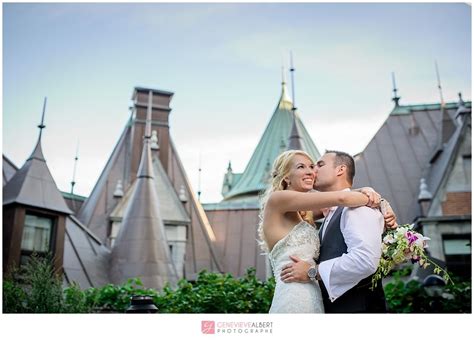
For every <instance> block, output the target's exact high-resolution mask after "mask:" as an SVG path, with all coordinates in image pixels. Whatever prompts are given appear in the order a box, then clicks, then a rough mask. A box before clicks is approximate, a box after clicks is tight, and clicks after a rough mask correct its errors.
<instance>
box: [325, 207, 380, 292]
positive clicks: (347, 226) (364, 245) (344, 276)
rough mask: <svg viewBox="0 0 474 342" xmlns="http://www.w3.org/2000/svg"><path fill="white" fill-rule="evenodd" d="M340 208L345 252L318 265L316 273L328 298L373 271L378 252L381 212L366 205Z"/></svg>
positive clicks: (375, 266) (348, 288)
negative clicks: (342, 210)
mask: <svg viewBox="0 0 474 342" xmlns="http://www.w3.org/2000/svg"><path fill="white" fill-rule="evenodd" d="M344 211H345V212H344V213H343V214H342V217H341V232H342V235H343V236H344V241H345V243H346V245H347V253H345V254H343V255H342V256H340V257H338V258H334V259H330V260H326V261H323V262H321V263H320V264H319V273H320V276H321V279H322V281H323V282H324V285H325V287H326V289H327V290H328V293H329V298H330V300H331V301H335V300H336V299H337V298H339V297H340V296H342V295H343V294H344V293H345V292H346V291H348V290H350V289H351V288H353V287H354V286H355V285H357V284H358V283H359V282H360V281H361V280H362V279H364V278H366V277H368V276H370V275H371V274H373V273H375V271H376V270H377V266H378V263H379V259H380V256H381V253H382V251H381V243H382V233H383V226H384V219H383V216H382V214H381V213H380V212H379V211H378V210H375V209H371V208H368V207H358V208H352V209H349V208H348V209H344Z"/></svg>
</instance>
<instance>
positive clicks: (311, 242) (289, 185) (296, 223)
mask: <svg viewBox="0 0 474 342" xmlns="http://www.w3.org/2000/svg"><path fill="white" fill-rule="evenodd" d="M314 178H315V173H314V162H313V160H312V159H311V157H310V156H309V155H308V154H307V153H306V152H304V151H300V150H290V151H286V152H283V153H282V154H280V155H279V156H278V157H277V158H276V160H275V162H274V164H273V170H272V180H271V185H270V186H269V187H268V189H267V190H266V192H265V194H264V195H263V197H262V200H261V211H260V224H259V227H258V234H259V238H260V245H261V248H262V249H263V250H264V251H265V252H267V253H268V257H269V259H270V263H271V266H272V270H273V274H274V276H275V280H276V287H275V293H274V295H273V301H272V305H271V308H270V313H323V312H324V306H323V300H322V296H321V291H320V288H319V286H318V284H317V282H310V283H298V282H292V283H285V282H283V281H282V280H281V279H280V276H279V275H280V272H281V270H282V268H283V266H284V265H285V264H287V263H288V262H289V261H290V255H293V256H294V255H296V256H298V257H299V258H300V259H302V260H304V261H306V262H308V263H311V264H313V265H314V259H317V257H318V255H319V238H318V233H317V231H316V229H315V227H314V218H313V216H314V217H316V218H318V219H319V218H321V217H322V209H323V208H327V207H332V206H345V207H358V206H365V205H367V206H370V207H378V206H379V203H380V196H379V195H378V194H377V193H375V192H373V191H370V190H371V188H362V189H359V190H356V191H333V192H312V191H310V190H312V189H313V183H314Z"/></svg>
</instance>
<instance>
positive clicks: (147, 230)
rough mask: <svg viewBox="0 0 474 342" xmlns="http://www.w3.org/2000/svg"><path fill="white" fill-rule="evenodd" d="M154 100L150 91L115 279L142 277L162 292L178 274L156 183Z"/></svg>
mask: <svg viewBox="0 0 474 342" xmlns="http://www.w3.org/2000/svg"><path fill="white" fill-rule="evenodd" d="M152 97H153V92H152V91H150V92H149V93H148V109H147V117H146V125H145V135H144V141H143V151H142V157H141V158H142V159H141V161H140V166H139V168H138V172H137V178H136V180H135V184H134V188H133V192H132V194H131V196H130V200H129V203H128V205H127V208H126V209H125V213H124V216H123V221H122V224H121V227H120V230H119V233H118V235H117V238H116V239H115V243H114V246H113V249H112V256H111V265H112V267H111V279H112V281H113V282H114V283H122V282H124V281H126V280H127V279H128V278H135V277H139V278H141V280H142V282H143V284H144V286H145V287H151V288H157V289H161V288H163V286H164V285H165V283H166V282H169V283H171V284H172V285H174V284H175V283H176V282H177V273H176V269H175V266H174V263H173V261H172V258H171V254H170V250H169V246H168V240H167V239H166V233H165V226H164V223H163V220H162V216H161V210H160V207H161V205H160V201H159V197H158V191H157V186H156V184H155V181H154V173H153V165H152V158H151V149H150V140H151V114H152ZM158 162H159V161H158Z"/></svg>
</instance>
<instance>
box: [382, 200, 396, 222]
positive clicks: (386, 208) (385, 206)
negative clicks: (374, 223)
mask: <svg viewBox="0 0 474 342" xmlns="http://www.w3.org/2000/svg"><path fill="white" fill-rule="evenodd" d="M380 210H381V211H382V214H383V218H384V221H385V227H384V228H385V229H387V228H388V229H395V228H397V227H398V223H397V216H396V215H395V213H394V211H393V209H392V207H391V206H390V203H388V201H387V200H386V199H382V201H381V203H380Z"/></svg>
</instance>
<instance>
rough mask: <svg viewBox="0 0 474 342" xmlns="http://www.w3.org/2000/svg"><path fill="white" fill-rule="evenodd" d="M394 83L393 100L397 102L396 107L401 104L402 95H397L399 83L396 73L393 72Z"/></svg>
mask: <svg viewBox="0 0 474 342" xmlns="http://www.w3.org/2000/svg"><path fill="white" fill-rule="evenodd" d="M392 85H393V97H392V101H393V102H395V107H398V106H399V103H398V102H399V101H400V96H398V95H397V90H398V89H397V85H396V83H395V73H394V72H392Z"/></svg>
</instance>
